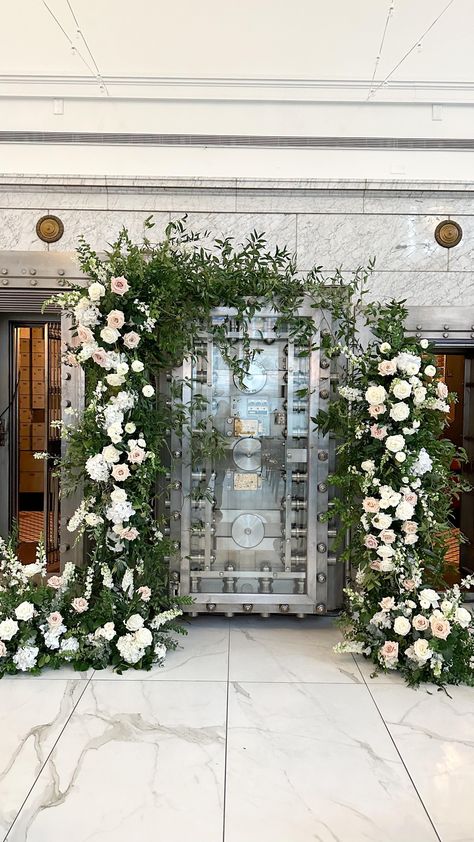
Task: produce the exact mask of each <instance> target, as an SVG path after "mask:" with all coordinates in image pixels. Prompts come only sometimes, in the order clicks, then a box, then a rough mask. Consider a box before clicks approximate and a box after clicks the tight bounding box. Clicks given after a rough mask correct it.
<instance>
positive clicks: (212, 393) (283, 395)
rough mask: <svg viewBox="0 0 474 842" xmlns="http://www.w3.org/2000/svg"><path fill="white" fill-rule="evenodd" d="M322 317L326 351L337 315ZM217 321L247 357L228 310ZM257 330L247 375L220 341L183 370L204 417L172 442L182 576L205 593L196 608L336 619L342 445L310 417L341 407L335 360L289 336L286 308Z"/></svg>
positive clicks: (182, 583)
mask: <svg viewBox="0 0 474 842" xmlns="http://www.w3.org/2000/svg"><path fill="white" fill-rule="evenodd" d="M308 317H309V316H308ZM318 320H319V322H320V324H319V325H318V327H316V325H315V331H316V333H315V336H314V340H315V345H319V331H320V330H328V322H327V317H326V316H325V314H322V313H319V314H318ZM214 322H215V323H216V324H219V325H220V326H221V327H222V326H223V327H224V328H225V329H226V332H227V334H228V336H229V337H230V338H231V339H232V340H233V343H234V345H233V347H234V351H235V353H236V355H237V356H238V357H239V358H241V356H242V355H243V353H244V350H243V344H242V337H241V334H240V333H239V330H238V325H237V323H236V322H235V320H234V319H233V318H232V314H231V313H229V311H218V312H216V313H215V315H214ZM250 335H251V339H252V342H251V344H252V358H251V361H250V362H249V365H248V371H247V373H246V375H245V376H244V377H243V379H242V380H241V379H239V377H238V376H236V375H235V374H233V373H232V371H231V369H230V368H229V366H228V364H227V363H226V361H225V360H224V359H223V356H222V354H221V353H220V351H219V348H218V347H217V346H216V345H215V344H214V343H213V340H212V335H209V336H206V337H204V338H203V341H202V345H201V346H200V347H199V348H197V349H196V352H197V353H196V358H195V360H194V361H192V362H191V361H188V362H186V363H185V364H184V366H183V368H182V370H180V371H179V372H175V373H174V378H173V379H174V381H175V382H179V381H181V382H182V384H183V391H182V395H180V396H179V399H180V400H183V402H184V403H185V404H189V402H190V401H191V400H193V402H195V401H196V398H197V400H198V402H199V401H202V409H201V408H199V410H196V411H194V412H193V414H192V419H191V424H190V427H191V429H192V435H184V436H183V438H180V439H178V438H177V437H176V436H173V440H172V443H171V445H172V446H171V451H172V463H171V471H170V480H171V481H170V484H169V487H168V495H169V496H168V499H167V501H166V508H167V510H168V512H169V524H170V525H169V534H170V536H171V539H172V544H173V547H174V549H175V556H174V558H172V560H171V564H172V576H174V578H175V581H176V582H177V581H178V579H179V587H180V592H181V594H190V595H191V596H192V597H193V598H194V604H193V606H192V607H191V608H190V610H191V612H192V613H198V612H200V611H218V612H224V613H226V614H228V615H230V614H233V613H236V612H241V611H244V612H252V611H253V612H254V613H259V614H263V615H268V614H270V613H295V614H298V615H304V614H308V613H315V612H316V613H325V612H326V610H328V608H334V607H336V606H337V605H338V604H340V594H341V591H342V571H340V570H338V571H337V570H336V565H335V558H334V556H333V554H332V551H331V547H330V544H331V541H332V538H333V536H334V529H333V525H331V524H329V525H328V524H327V522H326V521H325V519H324V517H323V515H324V513H325V512H326V511H327V509H328V505H330V503H329V500H328V483H327V475H328V467H329V463H330V460H331V451H330V445H329V441H328V439H327V438H325V437H322V436H319V437H318V433H317V432H314V431H313V428H314V424H313V423H312V422H311V420H310V419H311V417H314V416H315V415H316V414H317V411H318V408H319V407H321V408H325V407H327V404H328V401H329V400H330V394H331V364H330V361H329V360H328V359H325V358H324V356H323V355H321V353H320V351H319V350H310V349H309V348H308V347H307V346H298V344H295V342H293V341H292V339H291V337H290V336H288V334H287V333H286V332H285V331H284V330H283V331H278V330H277V316H276V315H275V313H274V312H269V313H264V312H261V313H259V314H258V315H257V316H256V317H255V318H254V319H253V321H252V323H251V327H250ZM212 428H214V429H216V430H217V431H218V433H219V434H220V436H221V437H222V440H223V441H224V442H225V446H224V447H222V448H221V452H220V453H219V454H218V455H217V456H213V457H212V458H211V457H210V456H209V455H208V453H209V452H208V448H207V446H206V443H205V442H206V440H207V435H209V433H210V432H211V430H212ZM206 433H207V435H206ZM201 440H202V445H201ZM331 574H332V575H331Z"/></svg>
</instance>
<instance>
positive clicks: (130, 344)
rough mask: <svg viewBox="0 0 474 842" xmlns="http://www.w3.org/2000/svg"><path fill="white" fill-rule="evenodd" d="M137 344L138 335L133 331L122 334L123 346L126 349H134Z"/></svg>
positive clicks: (138, 340)
mask: <svg viewBox="0 0 474 842" xmlns="http://www.w3.org/2000/svg"><path fill="white" fill-rule="evenodd" d="M139 342H140V337H139V335H138V333H135V331H134V330H131V331H130V332H129V333H126V334H124V337H123V344H124V345H125V347H126V348H136V347H137V345H138V344H139Z"/></svg>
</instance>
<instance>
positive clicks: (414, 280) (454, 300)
mask: <svg viewBox="0 0 474 842" xmlns="http://www.w3.org/2000/svg"><path fill="white" fill-rule="evenodd" d="M392 298H398V299H401V298H403V299H406V302H407V304H408V306H410V305H416V306H423V305H426V306H427V307H435V306H440V305H441V306H446V307H450V306H457V307H459V306H460V305H461V304H462V305H466V306H471V305H473V304H474V270H473V271H471V272H455V271H453V272H377V271H375V272H374V273H373V274H372V276H371V278H370V280H369V284H368V295H367V301H388V300H390V299H392Z"/></svg>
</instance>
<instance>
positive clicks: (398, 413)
mask: <svg viewBox="0 0 474 842" xmlns="http://www.w3.org/2000/svg"><path fill="white" fill-rule="evenodd" d="M409 415H410V407H409V406H408V405H407V404H406V403H394V404H393V406H392V408H391V409H390V418H393V420H394V421H405V419H406V418H408V416H409Z"/></svg>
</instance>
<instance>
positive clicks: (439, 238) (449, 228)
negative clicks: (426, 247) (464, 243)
mask: <svg viewBox="0 0 474 842" xmlns="http://www.w3.org/2000/svg"><path fill="white" fill-rule="evenodd" d="M435 240H436V242H437V243H438V244H439V245H440V246H443V248H445V249H452V248H453V246H457V244H458V243H460V242H461V240H462V228H461V226H460V225H459V223H458V222H454V220H453V219H444V220H443V221H442V222H440V223H439V225H437V226H436V230H435Z"/></svg>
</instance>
